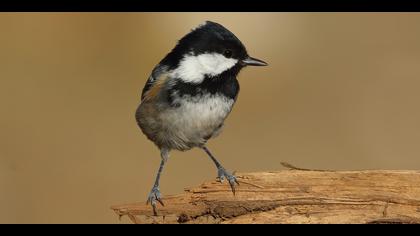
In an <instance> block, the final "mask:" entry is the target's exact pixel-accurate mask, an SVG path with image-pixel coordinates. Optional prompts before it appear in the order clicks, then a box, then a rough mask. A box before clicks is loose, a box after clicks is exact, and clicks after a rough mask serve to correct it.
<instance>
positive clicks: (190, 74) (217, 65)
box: [161, 21, 267, 82]
mask: <svg viewBox="0 0 420 236" xmlns="http://www.w3.org/2000/svg"><path fill="white" fill-rule="evenodd" d="M161 64H163V65H166V66H168V67H169V69H171V70H173V71H174V73H175V74H176V76H178V77H180V78H182V79H184V80H186V81H189V82H199V81H200V80H202V78H203V77H204V76H210V77H211V76H217V75H220V74H221V73H224V72H226V71H228V70H233V71H235V72H236V73H237V72H239V70H240V69H241V68H243V67H244V66H247V65H254V66H265V65H267V64H266V63H265V62H263V61H261V60H258V59H255V58H252V57H250V56H249V55H248V53H247V50H246V48H245V46H244V45H243V44H242V42H241V41H240V40H239V39H238V38H237V37H236V36H235V35H234V34H233V33H232V32H230V31H229V30H228V29H226V28H225V27H223V26H222V25H220V24H218V23H215V22H211V21H206V22H205V23H204V24H201V25H199V26H198V27H197V28H195V29H193V30H192V31H191V32H190V33H188V34H187V35H185V36H184V37H183V38H182V39H180V40H179V42H178V44H177V45H176V46H175V48H174V49H173V50H172V51H171V52H170V53H169V54H168V55H167V56H166V57H165V58H164V59H163V60H162V61H161Z"/></svg>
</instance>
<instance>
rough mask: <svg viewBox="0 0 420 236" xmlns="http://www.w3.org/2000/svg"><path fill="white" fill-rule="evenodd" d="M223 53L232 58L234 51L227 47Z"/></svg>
mask: <svg viewBox="0 0 420 236" xmlns="http://www.w3.org/2000/svg"><path fill="white" fill-rule="evenodd" d="M223 55H224V56H225V57H227V58H230V57H232V51H231V50H229V49H226V50H225V51H224V52H223Z"/></svg>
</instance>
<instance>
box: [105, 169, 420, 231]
mask: <svg viewBox="0 0 420 236" xmlns="http://www.w3.org/2000/svg"><path fill="white" fill-rule="evenodd" d="M284 165H285V166H287V167H289V168H291V170H284V171H276V172H259V173H241V174H238V175H237V177H238V180H239V183H240V185H239V186H238V187H237V191H236V196H233V194H232V192H231V190H230V186H229V184H228V183H226V182H225V183H223V184H221V183H219V182H216V181H207V182H204V183H203V184H201V186H199V187H195V188H191V189H186V190H185V192H184V193H183V194H180V195H176V196H168V197H165V198H164V199H163V201H164V203H165V206H164V207H163V206H158V210H157V212H158V216H153V211H152V209H151V206H149V205H146V203H135V204H124V205H118V206H113V207H112V209H113V210H114V211H115V212H116V213H117V214H118V215H119V216H120V217H121V216H128V217H129V218H130V219H131V220H132V221H133V222H134V223H192V224H196V223H223V224H247V223H257V224H270V223H415V224H417V223H420V172H419V171H392V170H372V171H322V170H306V169H299V168H295V167H293V166H291V165H288V164H284Z"/></svg>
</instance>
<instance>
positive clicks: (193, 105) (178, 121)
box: [160, 94, 234, 146]
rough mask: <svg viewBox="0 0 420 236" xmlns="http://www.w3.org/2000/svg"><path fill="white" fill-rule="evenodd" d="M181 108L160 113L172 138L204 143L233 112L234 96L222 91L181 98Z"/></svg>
mask: <svg viewBox="0 0 420 236" xmlns="http://www.w3.org/2000/svg"><path fill="white" fill-rule="evenodd" d="M174 102H175V103H177V104H178V106H177V107H174V108H171V109H167V110H166V111H165V112H163V113H161V114H160V119H161V121H162V122H163V125H164V130H165V133H166V134H167V135H169V136H168V137H170V138H173V139H174V140H179V141H178V142H183V143H185V144H187V145H193V146H196V145H202V144H204V143H205V142H206V140H207V139H208V138H210V137H211V136H212V135H213V134H214V133H215V132H216V131H217V130H218V129H220V127H221V126H222V125H223V121H224V120H225V119H226V117H227V116H228V115H229V113H230V111H231V110H232V106H233V104H234V99H231V98H227V97H225V96H223V95H218V94H206V95H201V96H196V97H191V96H183V97H182V99H181V98H177V99H176V100H175V101H174Z"/></svg>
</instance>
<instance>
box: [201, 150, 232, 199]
mask: <svg viewBox="0 0 420 236" xmlns="http://www.w3.org/2000/svg"><path fill="white" fill-rule="evenodd" d="M202 149H203V150H204V151H205V152H206V153H207V155H208V156H209V157H210V158H211V160H212V161H213V162H214V164H215V165H216V167H217V176H218V177H217V178H218V180H219V181H220V182H221V183H223V181H224V179H225V178H226V179H227V180H228V181H229V185H230V187H231V189H232V193H233V195H235V193H236V190H235V184H237V185H239V182H238V180H237V179H236V177H235V175H233V174H231V173H229V172H228V171H227V170H226V169H225V168H224V167H223V166H222V165H221V164H220V162H219V161H218V160H217V159H216V158H215V157H214V156H213V154H211V152H210V150H209V149H208V148H207V147H206V146H203V147H202Z"/></svg>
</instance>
